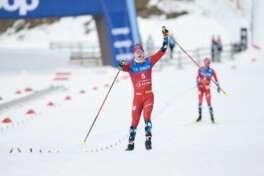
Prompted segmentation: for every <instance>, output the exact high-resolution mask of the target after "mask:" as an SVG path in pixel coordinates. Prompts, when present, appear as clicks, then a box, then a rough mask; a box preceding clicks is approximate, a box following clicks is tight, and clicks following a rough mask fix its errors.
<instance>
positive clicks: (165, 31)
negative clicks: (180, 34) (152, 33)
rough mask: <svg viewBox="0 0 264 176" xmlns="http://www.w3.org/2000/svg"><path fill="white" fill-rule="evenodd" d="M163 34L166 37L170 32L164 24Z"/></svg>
mask: <svg viewBox="0 0 264 176" xmlns="http://www.w3.org/2000/svg"><path fill="white" fill-rule="evenodd" d="M162 34H163V36H164V37H166V36H168V34H169V30H168V29H166V27H165V26H162Z"/></svg>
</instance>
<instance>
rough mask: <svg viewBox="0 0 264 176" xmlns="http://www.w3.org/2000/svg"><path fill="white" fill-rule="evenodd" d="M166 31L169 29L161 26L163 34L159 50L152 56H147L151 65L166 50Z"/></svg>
mask: <svg viewBox="0 0 264 176" xmlns="http://www.w3.org/2000/svg"><path fill="white" fill-rule="evenodd" d="M168 33H169V31H168V30H167V29H166V28H165V27H163V28H162V34H163V42H162V46H161V48H160V50H159V51H158V52H157V53H156V54H154V55H152V56H149V59H150V61H151V65H152V66H153V65H155V64H156V63H157V62H158V61H159V60H160V59H161V58H162V56H163V55H164V54H165V52H166V50H167V47H168Z"/></svg>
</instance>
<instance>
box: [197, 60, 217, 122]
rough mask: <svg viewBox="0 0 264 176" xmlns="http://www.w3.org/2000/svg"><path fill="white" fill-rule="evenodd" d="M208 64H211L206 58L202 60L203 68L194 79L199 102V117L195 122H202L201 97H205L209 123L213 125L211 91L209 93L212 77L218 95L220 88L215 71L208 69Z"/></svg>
mask: <svg viewBox="0 0 264 176" xmlns="http://www.w3.org/2000/svg"><path fill="white" fill-rule="evenodd" d="M210 62H211V61H210V59H208V58H205V59H204V67H200V68H199V70H198V74H197V77H196V82H197V87H198V100H199V103H198V111H199V117H198V119H197V120H196V121H197V122H200V121H201V120H202V103H203V95H205V98H206V101H207V105H208V107H209V111H210V115H211V121H212V123H214V114H213V107H212V105H211V91H210V82H211V78H212V77H213V78H214V80H215V81H216V84H217V86H218V87H217V92H218V93H219V92H220V87H219V83H218V79H217V76H216V73H215V71H214V70H213V69H212V68H210Z"/></svg>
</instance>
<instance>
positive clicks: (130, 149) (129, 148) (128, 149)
mask: <svg viewBox="0 0 264 176" xmlns="http://www.w3.org/2000/svg"><path fill="white" fill-rule="evenodd" d="M132 150H134V144H128V146H127V149H126V151H132Z"/></svg>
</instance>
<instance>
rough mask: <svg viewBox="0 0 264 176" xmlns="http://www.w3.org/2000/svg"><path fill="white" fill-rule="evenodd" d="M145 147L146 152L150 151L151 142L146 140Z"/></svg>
mask: <svg viewBox="0 0 264 176" xmlns="http://www.w3.org/2000/svg"><path fill="white" fill-rule="evenodd" d="M145 147H146V149H147V150H151V149H152V145H151V140H146V142H145Z"/></svg>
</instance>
